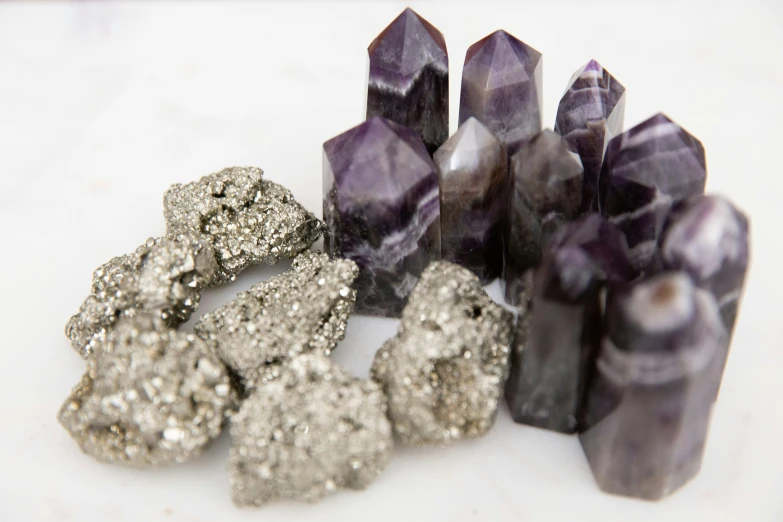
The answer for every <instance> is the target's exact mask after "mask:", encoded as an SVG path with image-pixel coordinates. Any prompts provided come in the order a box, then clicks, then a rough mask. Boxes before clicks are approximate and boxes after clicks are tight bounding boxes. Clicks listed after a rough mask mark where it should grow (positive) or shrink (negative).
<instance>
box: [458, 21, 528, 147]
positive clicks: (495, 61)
mask: <svg viewBox="0 0 783 522" xmlns="http://www.w3.org/2000/svg"><path fill="white" fill-rule="evenodd" d="M542 82H543V60H542V59H541V53H539V52H538V51H536V50H535V49H533V48H532V47H529V46H528V45H526V44H525V43H523V42H521V41H519V40H517V39H516V38H514V37H513V36H511V35H510V34H508V33H507V32H505V31H495V32H494V33H492V34H490V35H489V36H487V37H485V38H483V39H481V40H479V41H478V42H476V43H474V44H473V45H471V46H470V47H469V48H468V52H467V54H466V55H465V66H464V68H463V69H462V90H461V92H460V102H459V123H460V125H462V124H463V123H464V122H465V121H467V119H468V118H470V117H471V116H472V117H474V118H476V119H478V120H479V121H481V123H483V124H484V125H486V126H487V128H489V130H491V131H492V132H493V133H494V134H495V135H496V136H497V137H498V138H499V139H500V141H501V142H502V143H503V145H505V147H506V150H507V151H508V153H509V154H513V153H514V152H516V150H517V149H518V148H519V146H520V145H521V144H522V143H523V142H524V141H526V140H528V139H529V138H531V137H532V136H534V135H535V134H537V133H538V132H540V131H541V127H542V124H541V98H542V94H543V93H542Z"/></svg>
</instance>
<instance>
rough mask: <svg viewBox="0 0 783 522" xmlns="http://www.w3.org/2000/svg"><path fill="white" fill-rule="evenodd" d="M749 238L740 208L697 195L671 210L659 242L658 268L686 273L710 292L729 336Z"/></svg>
mask: <svg viewBox="0 0 783 522" xmlns="http://www.w3.org/2000/svg"><path fill="white" fill-rule="evenodd" d="M749 237H750V232H749V230H748V218H747V217H746V216H745V215H744V214H743V213H742V212H741V211H740V210H738V209H737V208H736V207H735V206H734V205H732V204H731V203H730V202H729V201H728V200H726V199H725V198H722V197H720V196H702V195H699V196H692V197H690V198H687V199H685V200H683V201H680V202H679V203H677V204H676V205H675V206H674V208H673V209H672V212H671V214H670V215H669V219H668V222H667V224H666V228H665V229H664V231H663V235H662V239H661V247H660V251H659V252H660V256H661V264H662V265H663V266H664V267H665V268H667V269H671V270H683V271H685V272H687V273H688V274H689V275H690V276H691V278H692V279H693V280H694V282H695V283H696V285H697V286H699V287H701V288H703V289H705V290H707V291H709V292H710V293H712V295H713V296H714V297H715V300H716V301H717V302H718V306H719V307H720V313H721V317H722V318H723V322H724V324H725V326H726V329H727V330H728V331H729V333H730V334H731V332H732V331H733V330H734V323H735V321H736V318H737V306H738V305H739V300H740V296H741V294H742V287H743V285H744V283H745V274H746V272H747V270H748V260H749V256H750V245H749Z"/></svg>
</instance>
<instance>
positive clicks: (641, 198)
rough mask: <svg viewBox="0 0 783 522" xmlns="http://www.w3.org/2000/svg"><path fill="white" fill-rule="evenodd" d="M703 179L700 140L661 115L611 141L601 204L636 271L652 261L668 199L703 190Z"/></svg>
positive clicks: (671, 200)
mask: <svg viewBox="0 0 783 522" xmlns="http://www.w3.org/2000/svg"><path fill="white" fill-rule="evenodd" d="M706 179H707V170H706V160H705V158H704V147H702V144H701V142H699V140H697V139H696V138H694V137H693V136H691V135H690V134H689V133H688V132H687V131H686V130H684V129H683V128H682V127H680V126H679V125H677V124H676V123H674V122H673V121H671V120H670V119H669V118H668V117H666V116H665V115H663V114H657V115H655V116H653V117H652V118H650V119H648V120H647V121H644V122H642V123H640V124H639V125H637V126H636V127H634V128H633V129H631V130H629V131H627V132H625V133H623V134H621V135H620V136H617V137H616V138H614V139H613V140H612V141H610V142H609V145H608V146H607V149H606V155H605V156H604V164H603V167H602V169H601V176H600V178H599V207H600V210H601V213H602V214H604V215H605V216H608V217H609V218H610V220H611V221H612V222H614V223H616V224H617V225H618V226H619V227H620V229H622V230H623V232H625V236H626V238H627V239H628V247H629V248H630V251H631V261H632V263H633V264H634V266H635V268H636V269H638V270H643V269H644V268H645V267H646V266H647V264H648V263H649V262H650V260H651V258H652V255H653V253H654V251H655V248H656V246H657V243H658V239H659V238H660V234H661V231H662V229H663V225H664V222H665V220H666V215H667V214H668V213H669V210H670V208H671V204H672V202H674V201H678V200H680V199H682V198H685V197H688V196H693V195H695V194H701V193H702V192H704V183H705V181H706Z"/></svg>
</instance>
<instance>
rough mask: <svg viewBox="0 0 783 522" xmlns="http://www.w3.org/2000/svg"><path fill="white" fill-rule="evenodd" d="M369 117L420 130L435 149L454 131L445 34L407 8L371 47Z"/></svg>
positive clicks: (429, 149)
mask: <svg viewBox="0 0 783 522" xmlns="http://www.w3.org/2000/svg"><path fill="white" fill-rule="evenodd" d="M367 54H368V56H369V60H370V66H369V76H368V81H367V119H370V118H372V117H373V116H382V117H384V118H386V119H389V120H391V121H394V122H397V123H399V124H401V125H405V126H406V127H409V128H411V129H413V130H414V131H415V132H417V133H418V134H419V135H420V136H421V138H422V140H424V145H425V146H426V147H427V150H428V151H429V153H430V154H432V153H433V152H434V151H435V149H437V148H438V147H439V146H440V145H441V144H442V143H443V142H444V141H446V138H447V137H448V136H449V55H448V52H447V50H446V41H445V40H444V39H443V35H442V34H441V32H440V31H438V30H437V29H436V28H435V27H433V26H432V24H430V23H429V22H428V21H427V20H425V19H424V18H422V17H420V16H419V15H418V14H417V13H416V12H415V11H413V9H411V8H407V9H405V10H404V11H403V12H402V13H401V14H400V16H398V17H397V18H395V19H394V21H393V22H392V23H391V24H389V26H388V27H387V28H386V29H384V30H383V32H381V34H379V35H378V36H377V37H376V38H375V40H373V42H372V43H371V44H370V47H369V48H368V49H367Z"/></svg>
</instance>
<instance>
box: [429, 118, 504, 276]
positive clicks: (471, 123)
mask: <svg viewBox="0 0 783 522" xmlns="http://www.w3.org/2000/svg"><path fill="white" fill-rule="evenodd" d="M433 160H434V162H435V165H436V166H437V167H438V174H439V176H440V226H441V245H442V251H443V259H444V260H446V261H451V262H453V263H457V264H459V265H462V266H464V267H466V268H468V269H470V270H471V271H472V272H473V273H474V274H476V275H477V276H478V277H479V279H480V280H481V282H482V284H487V283H489V282H491V281H492V280H493V279H494V278H495V277H497V276H499V275H500V272H501V270H502V267H503V228H502V227H503V219H504V217H505V214H506V206H507V202H508V166H507V161H506V151H505V149H504V147H503V145H502V144H501V143H500V141H498V139H497V138H496V137H495V136H493V135H492V133H491V132H489V130H488V129H487V128H486V127H485V126H484V125H483V124H482V123H481V122H479V121H478V120H477V119H475V118H470V119H468V120H467V121H466V122H465V123H463V124H462V126H461V127H460V128H459V130H458V131H457V133H456V134H455V135H454V136H452V137H451V138H449V140H448V141H447V142H446V143H444V144H443V145H442V146H441V147H440V148H439V149H438V150H437V151H436V152H435V155H434V156H433Z"/></svg>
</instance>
